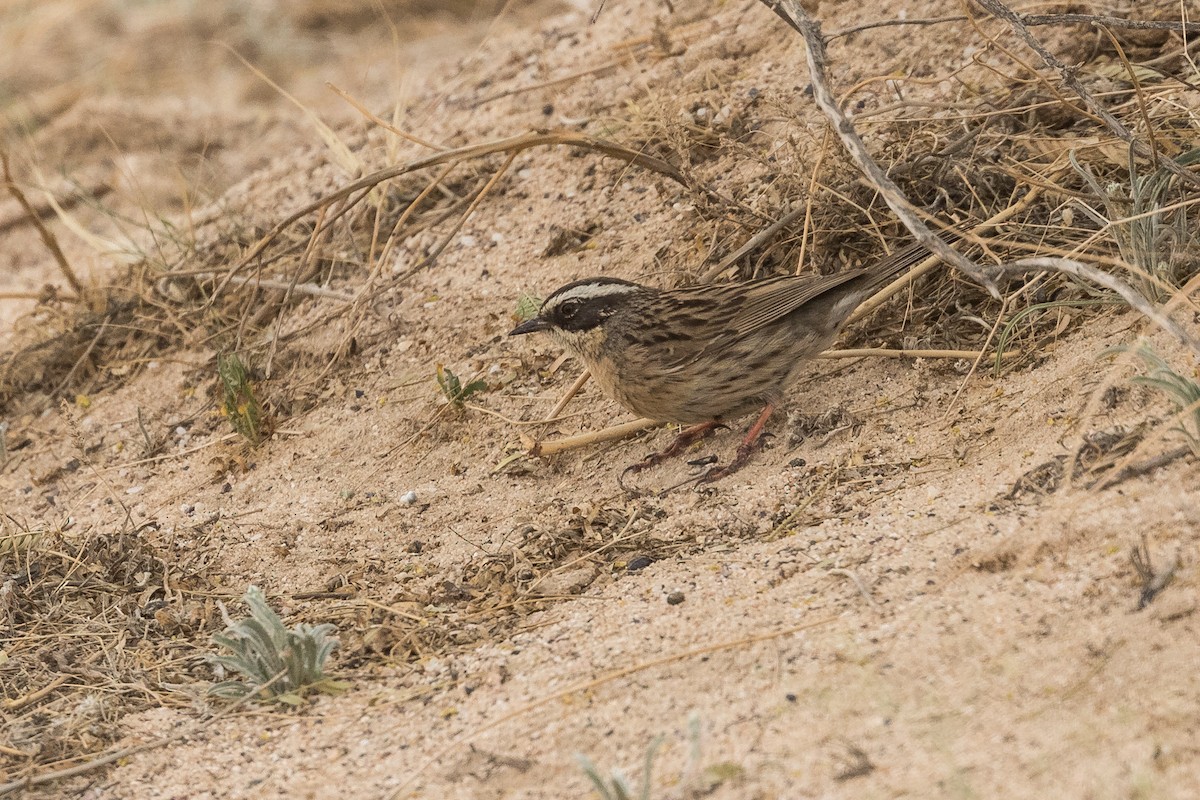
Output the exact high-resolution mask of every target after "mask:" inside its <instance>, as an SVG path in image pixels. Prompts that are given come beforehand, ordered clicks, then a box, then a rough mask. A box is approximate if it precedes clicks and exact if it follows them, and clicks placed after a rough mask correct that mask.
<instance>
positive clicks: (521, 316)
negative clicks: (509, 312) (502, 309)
mask: <svg viewBox="0 0 1200 800" xmlns="http://www.w3.org/2000/svg"><path fill="white" fill-rule="evenodd" d="M541 307H542V298H540V297H534V296H533V295H531V294H522V295H521V296H520V297H519V298H517V310H516V311H515V312H514V316H515V317H516V318H517V319H518V320H520V321H521V322H524V321H525V320H527V319H533V318H534V317H536V316H537V313H538V310H539V309H541Z"/></svg>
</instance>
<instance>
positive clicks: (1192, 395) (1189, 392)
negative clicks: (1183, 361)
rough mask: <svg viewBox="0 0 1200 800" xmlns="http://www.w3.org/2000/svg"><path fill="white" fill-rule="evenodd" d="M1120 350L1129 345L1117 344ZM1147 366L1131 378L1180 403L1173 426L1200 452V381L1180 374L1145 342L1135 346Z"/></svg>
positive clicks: (1193, 448)
mask: <svg viewBox="0 0 1200 800" xmlns="http://www.w3.org/2000/svg"><path fill="white" fill-rule="evenodd" d="M1118 349H1119V350H1121V351H1123V352H1127V351H1129V350H1130V349H1131V348H1118ZM1133 352H1135V353H1136V354H1137V356H1138V357H1139V358H1140V359H1142V361H1143V362H1144V363H1145V364H1146V366H1147V367H1148V368H1149V370H1150V371H1149V372H1148V373H1147V374H1145V375H1138V376H1136V377H1134V378H1133V382H1134V383H1137V384H1140V385H1142V386H1149V387H1151V388H1152V389H1157V390H1158V391H1160V392H1162V393H1163V394H1165V395H1166V396H1167V397H1169V398H1170V399H1171V401H1172V402H1173V403H1175V405H1177V406H1178V407H1179V412H1180V422H1179V425H1177V426H1176V427H1175V430H1178V431H1179V432H1180V433H1182V434H1183V436H1184V438H1185V439H1187V442H1188V446H1189V447H1191V448H1192V452H1194V453H1196V454H1197V455H1200V384H1198V383H1196V381H1194V380H1192V379H1191V378H1186V377H1184V376H1183V375H1180V374H1179V373H1178V372H1176V371H1175V370H1173V369H1171V365H1170V364H1168V363H1167V362H1166V361H1164V360H1163V358H1162V357H1161V356H1159V355H1158V354H1157V353H1155V352H1154V351H1153V350H1151V349H1150V348H1149V347H1146V346H1145V345H1143V346H1141V347H1139V348H1137V350H1134V351H1133Z"/></svg>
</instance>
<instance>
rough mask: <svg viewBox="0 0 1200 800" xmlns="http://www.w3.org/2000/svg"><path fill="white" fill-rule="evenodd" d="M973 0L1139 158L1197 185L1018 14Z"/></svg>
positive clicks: (989, 0)
mask: <svg viewBox="0 0 1200 800" xmlns="http://www.w3.org/2000/svg"><path fill="white" fill-rule="evenodd" d="M975 1H976V2H977V3H979V5H981V6H983V7H984V8H985V9H987V11H988V13H990V14H992V15H993V16H994V17H996V18H997V19H1001V20H1004V21H1005V22H1007V23H1008V24H1009V27H1011V28H1012V29H1013V32H1014V33H1016V34H1017V36H1019V37H1020V38H1021V39H1022V40H1023V41H1024V42H1025V44H1027V45H1029V47H1030V49H1032V50H1033V51H1034V52H1035V53H1037V54H1038V55H1039V56H1040V57H1041V59H1042V61H1044V62H1045V63H1046V65H1047V66H1049V67H1050V68H1052V69H1054V70H1056V71H1057V72H1058V74H1059V77H1061V78H1062V82H1063V83H1065V84H1066V85H1067V86H1068V87H1070V89H1071V91H1073V92H1075V94H1077V95H1078V96H1079V99H1080V100H1082V101H1083V103H1084V105H1085V106H1087V108H1088V110H1089V111H1091V112H1092V113H1093V114H1095V115H1096V116H1097V117H1099V118H1100V120H1101V121H1103V122H1104V124H1105V125H1107V126H1108V127H1109V129H1110V130H1112V132H1113V133H1115V134H1116V135H1117V136H1119V137H1120V138H1121V139H1122V140H1123V141H1125V142H1127V143H1128V144H1129V146H1130V147H1132V148H1133V151H1134V153H1135V154H1136V155H1138V156H1139V157H1141V158H1149V159H1150V160H1151V161H1153V162H1154V163H1155V165H1161V166H1163V167H1164V168H1165V169H1167V170H1168V171H1170V172H1172V173H1173V174H1175V175H1177V176H1179V178H1180V180H1183V181H1186V182H1187V183H1189V184H1191V185H1192V186H1197V187H1200V178H1198V177H1197V176H1195V175H1193V174H1192V173H1190V172H1188V171H1187V170H1186V169H1184V168H1183V167H1181V166H1180V165H1179V164H1177V163H1176V162H1175V161H1174V160H1173V159H1170V158H1163V157H1159V154H1158V153H1156V152H1155V151H1154V150H1153V149H1151V148H1150V147H1147V146H1146V144H1145V143H1143V142H1142V141H1140V140H1139V139H1138V138H1137V137H1136V136H1134V135H1133V133H1131V132H1130V130H1129V129H1128V128H1126V127H1125V125H1124V123H1122V122H1121V120H1119V119H1117V118H1116V117H1115V116H1113V115H1112V113H1111V112H1110V111H1109V110H1108V109H1106V108H1105V107H1104V106H1102V105H1100V103H1099V101H1097V100H1096V98H1095V97H1093V96H1092V93H1091V92H1089V91H1088V90H1087V88H1086V87H1085V86H1084V85H1083V84H1082V83H1080V81H1079V78H1077V77H1076V76H1075V70H1074V69H1073V68H1071V67H1068V66H1067V65H1066V64H1064V63H1063V62H1062V61H1060V60H1059V58H1058V56H1056V55H1054V54H1053V53H1051V52H1050V51H1049V50H1047V49H1046V48H1045V46H1043V45H1042V43H1041V42H1039V41H1038V40H1037V38H1036V37H1035V36H1034V35H1033V34H1032V33H1030V32H1029V28H1027V27H1026V26H1025V23H1024V22H1022V20H1021V18H1020V17H1019V16H1018V15H1017V13H1016V12H1015V11H1013V10H1012V9H1011V8H1009V7H1008V6H1006V5H1004V3H1002V2H1000V0H975Z"/></svg>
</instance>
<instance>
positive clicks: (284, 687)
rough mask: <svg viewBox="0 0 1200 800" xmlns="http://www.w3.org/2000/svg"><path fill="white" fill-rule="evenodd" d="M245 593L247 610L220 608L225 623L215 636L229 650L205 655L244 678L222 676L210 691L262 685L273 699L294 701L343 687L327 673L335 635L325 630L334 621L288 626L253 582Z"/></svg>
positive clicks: (236, 692) (238, 691)
mask: <svg viewBox="0 0 1200 800" xmlns="http://www.w3.org/2000/svg"><path fill="white" fill-rule="evenodd" d="M244 599H245V601H246V605H248V606H249V607H250V616H249V617H247V618H246V619H243V620H240V621H238V622H234V621H233V620H231V619H230V618H229V616H228V615H226V614H225V609H224V608H222V609H221V613H222V615H224V616H225V624H226V625H227V626H228V627H227V628H226V629H225V631H224V632H223V633H219V634H216V635H214V636H213V641H214V642H216V643H217V644H218V645H221V646H222V647H226V648H228V649H229V650H230V652H231V655H227V656H222V655H217V656H209V660H210V661H212V663H214V664H217V665H219V666H221V667H224V668H226V669H229V670H232V671H234V672H236V673H238V674H240V675H242V676H244V677H245V679H246V680H229V681H222V682H220V683H218V684H215V685H214V686H213V687H212V688H211V689H210V690H209V691H210V692H212V693H213V694H215V695H218V696H221V697H230V698H237V697H245V696H246V695H247V694H248V693H250V692H253V691H262V692H263V693H264V695H265V696H266V698H268V699H270V700H272V701H274V702H278V703H286V704H288V705H296V704H298V703H300V702H301V701H302V700H303V695H304V693H306V692H309V691H317V692H326V693H335V692H338V691H341V690H343V689H345V688H346V686H347V685H346V684H345V683H342V682H340V681H335V680H333V679H331V678H327V677H326V676H325V660H326V659H327V658H329V654H330V653H332V652H333V651H334V650H335V649H336V648H337V646H338V641H337V639H335V638H332V637H330V636H329V634H330V633H331V632H332V631H333V630H334V626H333V625H330V624H329V623H325V624H322V625H309V624H307V623H303V622H302V623H300V624H299V625H297V626H296V627H294V628H291V629H288V628H286V627H285V626H284V624H283V620H282V619H280V618H279V615H278V614H276V613H275V612H274V611H273V610H272V609H271V607H270V606H269V605H267V600H266V598H265V597H263V593H262V591H261V590H260V589H259V588H258V587H257V586H251V587H250V588H249V589H247V590H246V596H245V598H244Z"/></svg>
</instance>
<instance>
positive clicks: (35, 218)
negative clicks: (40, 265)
mask: <svg viewBox="0 0 1200 800" xmlns="http://www.w3.org/2000/svg"><path fill="white" fill-rule="evenodd" d="M0 164H2V165H3V166H4V185H5V187H6V188H7V189H8V192H9V194H11V195H12V196H13V199H15V200H16V201H17V203H19V204H20V206H21V208H22V209H24V210H25V215H26V217H27V218H28V219H29V222H30V223H31V224H32V225H33V227H35V228H37V232H38V235H39V236H41V237H42V242H44V243H45V245H46V249H47V250H49V251H50V255H52V256H54V260H55V261H56V262H57V263H58V270H59V272H61V273H62V274H63V277H64V278H66V279H67V283H69V284H71V288H72V289H73V290H75V294H76V296H78V297H81V298H82V297H83V295H84V288H83V282H82V281H80V280H79V276H78V275H76V274H75V270H73V269H71V263H70V262H69V261H67V257H66V256H65V255H64V254H63V251H62V248H61V247H59V246H58V239H57V238H55V236H54V234H53V233H51V232H50V229H49V228H47V227H46V223H45V222H42V218H41V216H40V215H39V214H38V213H37V211H35V210H34V208H33V205H32V204H31V203H30V202H29V200H28V199H27V198H26V197H25V193H24V192H22V191H21V187H20V186H18V185H17V182H16V181H14V180H13V176H12V170H11V169H9V164H8V152H7V151H5V150H0Z"/></svg>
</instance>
